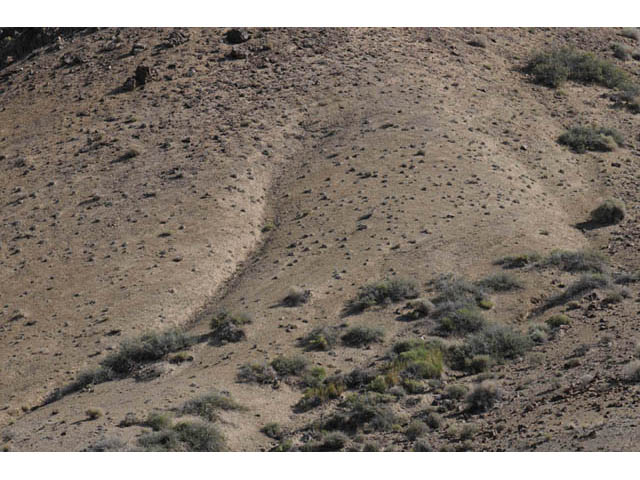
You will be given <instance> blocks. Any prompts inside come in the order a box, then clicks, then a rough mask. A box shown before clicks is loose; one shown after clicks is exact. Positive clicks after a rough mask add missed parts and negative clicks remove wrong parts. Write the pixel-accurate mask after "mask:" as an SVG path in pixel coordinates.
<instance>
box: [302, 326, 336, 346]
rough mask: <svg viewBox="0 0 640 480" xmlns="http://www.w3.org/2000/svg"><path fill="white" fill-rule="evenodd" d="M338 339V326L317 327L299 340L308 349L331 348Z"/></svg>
mask: <svg viewBox="0 0 640 480" xmlns="http://www.w3.org/2000/svg"><path fill="white" fill-rule="evenodd" d="M337 339H338V329H337V328H336V327H326V326H325V327H316V328H314V329H313V330H311V332H309V333H308V334H307V335H305V336H304V337H302V338H301V339H300V341H299V344H300V346H302V347H304V348H305V349H306V350H320V351H327V350H331V349H332V348H333V347H334V346H335V344H336V341H337Z"/></svg>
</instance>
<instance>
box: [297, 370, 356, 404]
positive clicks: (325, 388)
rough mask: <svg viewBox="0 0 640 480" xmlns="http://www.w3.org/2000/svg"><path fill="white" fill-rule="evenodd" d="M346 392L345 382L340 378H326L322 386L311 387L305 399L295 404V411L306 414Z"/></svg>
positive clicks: (305, 394)
mask: <svg viewBox="0 0 640 480" xmlns="http://www.w3.org/2000/svg"><path fill="white" fill-rule="evenodd" d="M344 390H345V385H344V380H343V379H342V378H338V377H329V378H326V379H325V380H324V381H323V382H322V383H321V384H319V385H317V386H314V387H309V388H307V389H306V390H305V392H304V395H303V397H302V398H301V399H300V400H299V401H298V403H296V404H295V406H294V410H296V411H298V412H306V411H307V410H311V409H312V408H315V407H317V406H319V405H322V404H323V403H326V402H328V401H329V400H334V399H336V398H339V397H340V395H342V392H344Z"/></svg>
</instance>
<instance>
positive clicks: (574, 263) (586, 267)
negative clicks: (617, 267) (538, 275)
mask: <svg viewBox="0 0 640 480" xmlns="http://www.w3.org/2000/svg"><path fill="white" fill-rule="evenodd" d="M539 265H540V266H541V267H549V266H551V267H556V268H559V269H560V270H563V271H565V272H571V273H574V272H592V273H604V272H606V271H607V261H606V259H605V258H604V256H603V255H602V254H600V253H598V252H593V251H590V250H578V251H567V250H553V251H552V252H551V253H550V254H549V256H548V257H546V258H545V259H544V260H542V261H541V262H540V263H539Z"/></svg>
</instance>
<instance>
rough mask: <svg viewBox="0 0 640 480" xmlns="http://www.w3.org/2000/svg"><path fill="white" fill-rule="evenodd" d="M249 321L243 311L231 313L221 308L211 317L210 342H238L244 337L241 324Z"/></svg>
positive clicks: (249, 318)
mask: <svg viewBox="0 0 640 480" xmlns="http://www.w3.org/2000/svg"><path fill="white" fill-rule="evenodd" d="M249 323H251V317H249V315H247V314H245V313H240V314H238V313H231V312H229V311H227V310H222V311H220V312H218V313H217V314H216V315H214V316H213V318H212V319H211V323H210V326H211V343H214V344H222V343H226V342H239V341H241V340H244V339H245V338H246V334H245V332H244V330H243V329H242V328H241V327H242V325H247V324H249Z"/></svg>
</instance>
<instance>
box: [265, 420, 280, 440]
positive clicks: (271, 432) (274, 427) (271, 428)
mask: <svg viewBox="0 0 640 480" xmlns="http://www.w3.org/2000/svg"><path fill="white" fill-rule="evenodd" d="M260 431H261V432H262V433H264V434H265V435H266V436H267V437H269V438H273V439H274V440H282V439H283V438H284V431H283V429H282V427H281V426H280V424H279V423H275V422H272V423H267V424H266V425H265V426H264V427H262V428H261V429H260Z"/></svg>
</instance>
